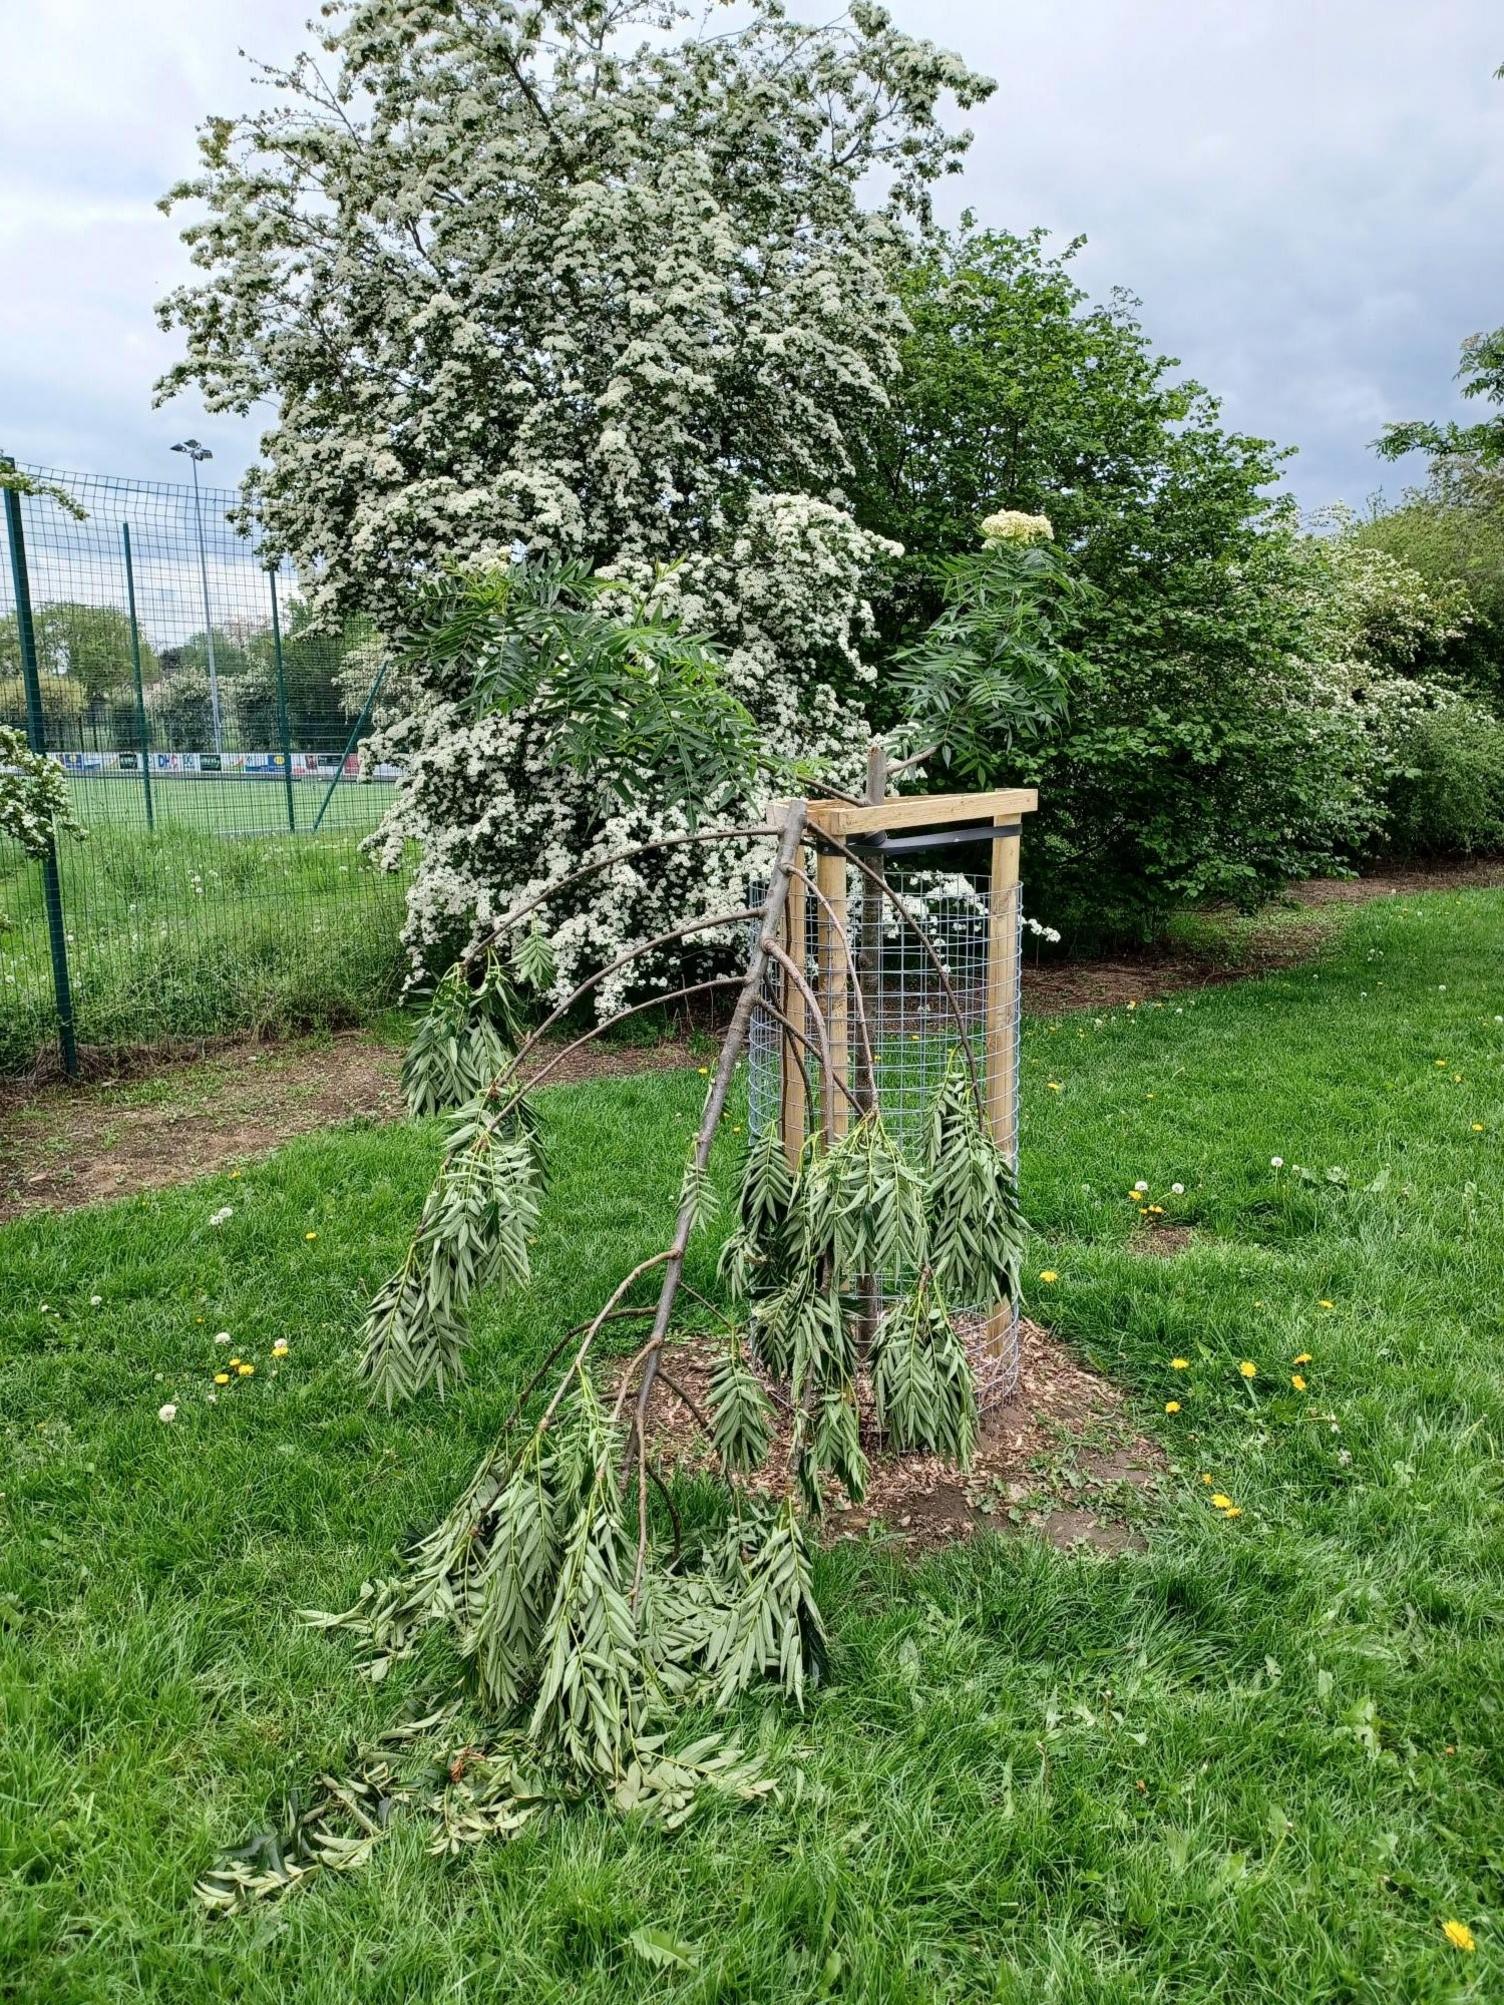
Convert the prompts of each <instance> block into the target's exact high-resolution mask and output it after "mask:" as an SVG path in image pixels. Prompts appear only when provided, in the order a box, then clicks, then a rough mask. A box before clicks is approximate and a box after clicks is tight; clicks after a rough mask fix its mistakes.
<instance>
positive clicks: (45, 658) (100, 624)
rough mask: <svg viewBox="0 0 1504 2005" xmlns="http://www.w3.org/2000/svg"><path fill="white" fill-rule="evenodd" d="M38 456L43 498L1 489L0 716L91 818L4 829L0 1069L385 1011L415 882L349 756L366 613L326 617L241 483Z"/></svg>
mask: <svg viewBox="0 0 1504 2005" xmlns="http://www.w3.org/2000/svg"><path fill="white" fill-rule="evenodd" d="M197 470H198V469H197V466H196V465H195V467H194V469H193V471H194V472H195V473H197ZM26 471H28V472H30V473H33V474H34V475H35V476H36V477H37V479H38V481H40V482H45V483H46V484H47V485H48V487H49V488H51V489H52V490H54V491H53V492H46V491H43V492H38V493H32V494H25V495H21V494H16V493H12V492H9V491H7V492H6V494H5V546H6V548H5V555H4V561H3V563H0V574H3V577H4V581H5V584H4V589H3V591H0V723H6V724H15V725H18V726H20V727H22V728H24V729H25V730H26V731H27V734H28V736H29V738H30V740H31V743H32V744H33V746H35V747H36V748H37V749H38V750H40V751H45V752H47V753H49V754H51V755H52V756H53V757H54V758H56V759H57V760H59V761H60V762H61V764H62V765H63V767H64V769H65V771H66V772H67V774H68V777H69V784H70V790H71V792H72V795H73V800H74V805H75V808H76V811H77V813H78V817H79V819H80V820H81V821H82V822H83V823H84V825H85V827H86V828H87V829H88V832H89V833H88V836H87V839H86V840H84V841H82V842H76V841H73V840H72V839H70V838H68V837H62V838H60V839H59V841H58V843H57V845H56V848H55V853H54V855H53V856H51V857H46V858H43V859H41V860H40V861H33V860H31V859H29V858H27V857H26V856H24V855H23V854H22V852H21V850H20V847H19V845H17V844H14V843H10V842H8V841H7V840H6V839H5V838H3V837H0V1072H12V1073H14V1072H17V1071H23V1070H25V1069H27V1068H29V1067H30V1066H31V1065H32V1064H33V1063H34V1062H35V1061H36V1059H37V1057H38V1055H39V1053H41V1052H43V1051H45V1050H46V1049H47V1048H49V1047H50V1046H52V1045H53V1044H54V1043H55V1044H56V1048H57V1049H58V1050H59V1052H60V1054H61V1058H62V1063H63V1066H64V1069H65V1070H67V1071H69V1072H71V1071H73V1070H75V1069H76V1066H77V1063H78V1060H77V1051H78V1049H79V1048H84V1049H85V1050H86V1051H87V1049H88V1048H90V1047H95V1048H101V1049H104V1050H119V1049H121V1048H129V1047H137V1046H142V1045H154V1044H161V1043H164V1042H167V1041H170V1040H173V1039H177V1038H193V1039H198V1038H203V1037H209V1036H219V1035H223V1034H226V1033H232V1032H237V1031H251V1030H266V1029H290V1028H296V1027H301V1026H305V1025H313V1024H327V1023H337V1022H349V1021H356V1020H359V1019H360V1018H361V1017H363V1016H367V1015H369V1014H370V1013H371V1012H373V1011H374V1010H377V1009H379V1008H381V1007H383V1006H385V1005H386V1004H387V1003H389V1002H390V1001H392V1000H393V999H394V998H395V996H396V994H397V993H398V990H399V987H400V983H401V976H402V966H403V963H402V954H401V949H400V945H399V931H400V927H401V923H402V907H403V897H404V892H405V888H406V887H405V877H404V875H403V874H402V873H396V874H392V873H387V872H383V871H379V870H377V869H376V868H374V866H373V865H372V864H371V862H370V861H369V860H367V859H366V858H365V857H364V856H363V855H362V853H361V847H360V845H361V839H362V838H363V837H364V836H366V835H367V834H369V833H370V832H371V831H372V830H373V829H374V828H375V827H376V825H377V823H378V821H379V820H380V818H381V815H382V813H383V811H384V810H385V808H386V807H387V806H388V804H389V803H390V800H391V798H392V792H393V788H394V785H395V782H396V778H397V775H396V773H395V772H394V771H392V770H391V769H389V768H385V767H380V766H377V767H375V768H374V769H369V768H367V769H363V768H362V762H361V760H360V758H359V756H358V748H359V745H360V743H361V741H362V739H363V738H364V737H365V736H366V735H367V734H368V730H369V717H370V710H371V706H372V702H373V699H374V697H375V696H376V694H377V691H378V689H379V680H380V672H381V663H380V655H379V650H378V647H377V643H376V637H375V635H374V632H373V631H372V630H371V628H370V626H369V624H368V623H367V622H365V621H363V620H358V619H355V620H347V621H346V622H345V623H344V626H343V627H342V629H341V630H340V631H338V632H330V631H327V630H325V629H321V628H319V627H318V626H316V625H315V623H314V621H313V620H312V618H311V617H310V614H309V610H308V607H307V605H306V603H305V601H304V599H303V598H302V596H301V595H300V593H299V591H298V586H297V580H296V578H295V577H294V576H293V575H292V573H291V572H290V571H289V570H287V569H286V568H283V569H275V570H274V569H270V568H268V567H267V566H265V565H264V564H263V563H262V562H261V561H260V558H259V556H258V553H257V550H256V547H255V543H254V539H253V538H252V537H249V536H247V535H245V534H243V533H242V532H241V531H240V529H239V528H238V527H237V526H236V524H235V522H234V521H233V519H232V516H233V510H234V506H235V496H234V495H233V494H231V493H228V492H225V491H224V490H220V489H213V488H209V487H197V488H195V487H194V486H193V485H192V484H191V483H190V484H187V485H169V484H166V483H161V484H158V483H146V482H139V481H124V480H112V479H107V478H104V477H101V476H98V475H81V474H67V473H52V472H47V471H45V470H43V469H40V468H28V469H26ZM57 491H61V493H62V494H64V495H66V496H68V497H69V498H70V499H71V501H72V502H73V503H74V505H75V506H76V507H78V508H80V509H82V511H83V513H82V516H81V517H80V516H76V515H74V514H73V513H72V512H71V511H70V510H69V509H68V508H67V507H66V506H65V505H64V504H63V503H62V502H61V501H59V499H58V498H57Z"/></svg>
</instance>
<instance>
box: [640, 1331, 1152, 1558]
mask: <svg viewBox="0 0 1504 2005" xmlns="http://www.w3.org/2000/svg"><path fill="white" fill-rule="evenodd" d="M1020 1335H1021V1338H1022V1346H1023V1369H1022V1372H1021V1374H1020V1376H1019V1381H1018V1384H1017V1386H1016V1387H1015V1388H1014V1391H1013V1393H1012V1395H1011V1397H1010V1398H1009V1399H1008V1400H1007V1401H1006V1402H1005V1403H1004V1404H1002V1405H999V1406H995V1407H993V1408H992V1409H991V1410H990V1411H989V1412H987V1413H985V1414H984V1415H983V1416H982V1427H981V1437H980V1439H979V1441H978V1443H977V1449H976V1453H975V1455H974V1457H973V1458H972V1463H971V1467H970V1468H969V1469H966V1470H959V1469H956V1468H954V1467H953V1466H951V1465H950V1464H948V1463H945V1462H941V1461H939V1460H938V1459H937V1458H936V1457H934V1456H932V1455H900V1454H897V1453H895V1452H893V1451H891V1450H887V1449H884V1448H883V1446H882V1444H881V1442H879V1441H875V1440H873V1441H869V1442H867V1444H866V1447H867V1453H868V1455H869V1457H870V1458H871V1480H870V1483H869V1485H868V1489H867V1494H866V1496H865V1497H864V1498H863V1500H862V1502H861V1503H860V1504H844V1505H843V1502H842V1501H841V1500H838V1499H836V1498H835V1497H834V1493H833V1494H832V1508H831V1509H830V1511H829V1512H828V1513H827V1515H826V1520H825V1524H826V1536H827V1538H828V1539H830V1540H837V1539H856V1538H873V1537H880V1538H883V1539H886V1540H890V1541H893V1542H896V1543H897V1544H900V1545H902V1546H904V1547H906V1548H907V1549H909V1550H912V1551H923V1550H925V1549H927V1548H930V1547H934V1546H941V1545H950V1544H953V1543H955V1542H956V1541H957V1540H958V1539H967V1538H970V1537H972V1536H973V1535H974V1534H975V1533H976V1532H978V1531H980V1530H984V1529H989V1528H990V1529H992V1530H994V1531H1004V1532H1008V1531H1031V1532H1035V1533H1038V1534H1039V1535H1040V1536H1042V1537H1044V1538H1046V1539H1048V1540H1049V1541H1050V1543H1051V1544H1052V1545H1058V1546H1070V1545H1075V1544H1078V1543H1082V1544H1086V1545H1089V1546H1091V1547H1093V1548H1095V1549H1096V1550H1097V1551H1099V1552H1103V1553H1119V1552H1126V1551H1130V1550H1141V1549H1142V1548H1143V1546H1144V1543H1145V1541H1144V1536H1143V1533H1142V1531H1141V1530H1140V1529H1139V1527H1138V1524H1137V1522H1136V1518H1137V1516H1138V1513H1137V1512H1136V1510H1135V1508H1134V1500H1135V1499H1136V1498H1141V1497H1143V1496H1144V1495H1146V1494H1147V1493H1149V1492H1151V1491H1152V1490H1153V1488H1154V1486H1155V1484H1156V1482H1157V1480H1158V1478H1159V1476H1160V1473H1161V1472H1162V1470H1163V1469H1164V1467H1165V1457H1164V1453H1163V1451H1162V1450H1161V1449H1160V1448H1159V1446H1158V1445H1157V1444H1156V1443H1155V1442H1152V1441H1150V1440H1148V1439H1147V1438H1146V1437H1145V1436H1143V1435H1142V1434H1140V1433H1139V1432H1138V1431H1137V1430H1136V1429H1135V1428H1134V1426H1133V1425H1132V1423H1131V1422H1130V1421H1129V1420H1128V1418H1127V1416H1126V1414H1125V1413H1124V1409H1123V1399H1122V1395H1121V1393H1120V1392H1119V1391H1118V1389H1117V1388H1116V1386H1114V1385H1113V1384H1112V1383H1111V1382H1110V1381H1109V1380H1108V1379H1105V1378H1103V1377H1102V1376H1101V1375H1100V1374H1099V1373H1097V1372H1094V1371H1092V1370H1090V1369H1089V1368H1088V1367H1087V1366H1086V1365H1084V1364H1082V1363H1081V1361H1080V1359H1079V1358H1077V1357H1076V1356H1075V1355H1074V1353H1073V1352H1071V1351H1069V1350H1068V1349H1067V1348H1066V1347H1065V1345H1063V1344H1062V1343H1060V1342H1059V1340H1058V1339H1057V1338H1056V1337H1054V1336H1053V1335H1052V1334H1051V1333H1050V1332H1049V1331H1048V1330H1046V1329H1044V1328H1042V1327H1041V1326H1040V1325H1039V1324H1038V1323H1031V1322H1027V1321H1025V1322H1023V1323H1022V1324H1021V1326H1020ZM717 1351H718V1344H717V1340H716V1339H715V1338H714V1337H705V1338H700V1337H695V1338H688V1339H685V1340H684V1341H682V1342H679V1343H675V1344H671V1345H669V1346H668V1347H667V1349H666V1350H665V1352H664V1361H663V1374H664V1381H665V1382H664V1383H663V1385H662V1388H661V1391H660V1393H659V1394H658V1395H657V1396H655V1398H654V1401H653V1412H654V1424H653V1427H652V1430H651V1439H650V1444H649V1446H650V1452H651V1453H652V1455H653V1457H654V1459H655V1461H656V1462H657V1464H658V1466H659V1468H660V1469H662V1470H664V1471H667V1470H669V1469H675V1468H677V1469H686V1470H695V1469H704V1468H707V1467H709V1466H710V1463H711V1460H712V1457H711V1454H710V1450H709V1447H708V1444H707V1442H706V1439H705V1435H704V1431H703V1429H702V1428H701V1426H700V1424H699V1421H698V1420H697V1419H696V1417H695V1411H694V1410H693V1409H697V1410H698V1412H699V1413H701V1414H705V1413H707V1412H708V1410H709V1404H710V1376H711V1372H712V1371H713V1369H714V1366H715V1360H716V1356H717ZM777 1411H778V1415H779V1422H778V1427H777V1430H776V1433H775V1436H774V1440H773V1444H772V1447H771V1449H770V1450H769V1454H768V1460H767V1463H766V1465H765V1467H764V1468H763V1469H762V1470H761V1471H760V1472H759V1473H758V1474H757V1475H756V1476H755V1477H753V1478H752V1487H753V1488H754V1489H758V1490H761V1491H762V1492H764V1493H765V1494H773V1493H776V1492H779V1491H781V1490H782V1489H783V1488H784V1487H785V1486H786V1471H787V1464H788V1449H789V1434H790V1416H789V1413H788V1410H787V1407H786V1405H783V1404H780V1405H778V1406H777Z"/></svg>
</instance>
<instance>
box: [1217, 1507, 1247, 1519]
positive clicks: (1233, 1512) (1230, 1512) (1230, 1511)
mask: <svg viewBox="0 0 1504 2005" xmlns="http://www.w3.org/2000/svg"><path fill="white" fill-rule="evenodd" d="M1222 1515H1223V1517H1224V1518H1241V1517H1242V1515H1243V1506H1242V1505H1241V1504H1229V1505H1228V1506H1227V1509H1226V1510H1225V1511H1224V1512H1223V1513H1222Z"/></svg>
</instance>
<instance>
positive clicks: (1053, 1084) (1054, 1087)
mask: <svg viewBox="0 0 1504 2005" xmlns="http://www.w3.org/2000/svg"><path fill="white" fill-rule="evenodd" d="M1045 1084H1046V1085H1047V1086H1048V1087H1049V1089H1050V1091H1051V1092H1052V1093H1058V1092H1059V1091H1060V1081H1059V1080H1058V1079H1047V1080H1046V1081H1045Z"/></svg>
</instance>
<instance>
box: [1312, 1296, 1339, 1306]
mask: <svg viewBox="0 0 1504 2005" xmlns="http://www.w3.org/2000/svg"><path fill="white" fill-rule="evenodd" d="M1316 1306H1317V1308H1318V1309H1335V1308H1336V1306H1337V1304H1336V1303H1335V1302H1329V1301H1328V1300H1327V1299H1326V1297H1325V1295H1323V1296H1322V1298H1321V1300H1320V1301H1319V1302H1318V1303H1317V1304H1316Z"/></svg>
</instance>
